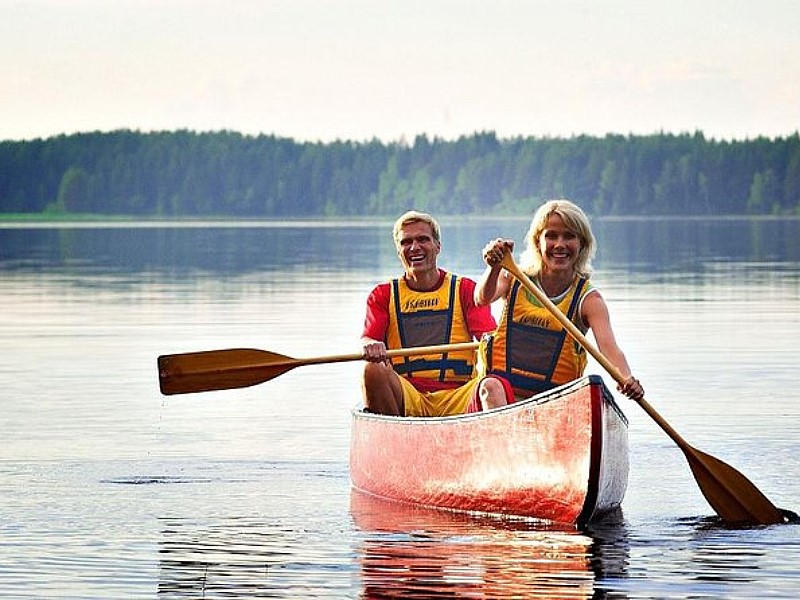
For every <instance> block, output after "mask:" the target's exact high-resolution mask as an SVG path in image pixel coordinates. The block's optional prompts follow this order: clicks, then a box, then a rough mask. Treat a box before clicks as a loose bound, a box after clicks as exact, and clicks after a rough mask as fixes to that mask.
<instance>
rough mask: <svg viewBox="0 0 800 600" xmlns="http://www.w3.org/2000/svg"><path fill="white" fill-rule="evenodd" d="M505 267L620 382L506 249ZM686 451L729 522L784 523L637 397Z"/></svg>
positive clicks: (752, 489) (729, 470)
mask: <svg viewBox="0 0 800 600" xmlns="http://www.w3.org/2000/svg"><path fill="white" fill-rule="evenodd" d="M501 264H502V265H503V267H504V268H505V269H506V270H507V271H508V272H509V273H511V274H512V275H513V276H514V277H516V278H517V279H518V280H519V281H520V283H522V285H524V286H525V288H526V289H527V290H528V291H529V292H530V293H531V294H533V295H534V296H536V298H537V299H538V300H539V302H541V303H542V304H543V305H544V306H545V307H546V308H547V310H549V311H550V312H551V313H552V314H553V316H554V317H556V318H557V319H558V320H559V322H560V323H561V324H562V325H563V326H564V327H565V328H566V330H567V331H568V332H569V334H570V335H571V336H572V337H573V338H575V340H576V341H577V342H578V343H579V344H580V345H581V346H583V347H584V349H585V350H586V351H587V352H588V353H589V354H591V355H592V356H593V357H594V358H595V360H597V362H598V363H600V365H602V366H603V368H604V369H605V370H606V371H608V373H609V374H610V375H611V376H612V377H613V378H614V380H615V381H616V382H617V383H622V382H623V381H625V378H624V377H623V376H622V374H621V373H620V371H619V369H617V368H616V367H615V366H614V365H613V364H611V362H610V361H609V360H608V359H607V358H606V357H605V356H603V354H602V353H601V352H600V351H599V350H597V349H596V348H595V347H594V346H593V345H592V344H591V342H589V340H588V339H586V336H585V335H583V333H582V332H581V330H580V329H578V328H577V327H576V326H575V324H574V323H572V321H570V320H569V319H568V318H567V317H566V315H564V313H562V312H561V311H560V310H559V309H558V307H556V305H555V304H553V303H552V302H551V301H550V298H548V297H547V295H546V294H545V293H544V292H543V291H542V290H540V289H539V288H538V287H537V286H536V285H535V284H534V283H533V282H532V281H531V279H530V278H529V277H528V276H527V275H526V274H525V273H523V272H522V270H521V269H520V268H519V267H518V266H517V264H516V263H515V262H514V258H513V257H512V256H511V253H509V252H507V253H506V254H505V256H504V257H503V260H502V261H501ZM635 402H638V403H639V405H640V406H641V407H642V408H643V409H644V411H645V412H646V413H647V414H648V415H649V416H650V417H651V418H652V419H653V420H654V421H655V422H656V423H657V424H658V425H659V427H661V429H663V430H664V432H665V433H666V434H667V435H668V436H669V437H670V438H671V439H672V441H674V442H675V443H676V444H677V445H678V447H679V448H680V449H681V450H682V451H683V454H684V455H685V456H686V460H687V461H689V466H690V467H691V469H692V473H693V474H694V477H695V479H696V480H697V484H698V485H699V486H700V491H701V492H703V495H704V496H705V498H706V500H707V501H708V503H709V504H710V505H711V508H713V509H714V510H715V511H716V513H717V514H718V515H719V516H720V518H722V520H723V521H725V522H726V523H736V524H738V523H754V524H761V525H770V524H772V523H783V522H784V516H783V514H782V512H781V510H780V509H778V508H777V507H776V506H775V505H774V504H772V502H770V501H769V500H768V499H767V497H766V496H764V494H762V493H761V491H760V490H759V489H758V488H757V487H756V486H755V485H754V484H753V483H752V482H751V481H750V480H749V479H747V477H745V476H744V475H742V474H741V473H740V472H739V471H737V470H736V469H734V468H733V467H731V466H730V465H727V464H725V463H724V462H722V461H721V460H719V459H717V458H714V457H713V456H711V455H709V454H706V453H705V452H701V451H700V450H698V449H697V448H694V447H693V446H691V445H690V444H689V443H688V442H686V440H684V439H683V438H682V437H681V436H680V435H678V432H676V431H675V430H674V429H673V428H672V426H670V424H669V423H667V422H666V421H665V420H664V418H663V417H662V416H661V415H659V414H658V413H657V412H656V410H655V409H654V408H653V407H652V406H650V404H649V403H648V402H647V401H646V400H645V399H644V398H641V399H639V400H635Z"/></svg>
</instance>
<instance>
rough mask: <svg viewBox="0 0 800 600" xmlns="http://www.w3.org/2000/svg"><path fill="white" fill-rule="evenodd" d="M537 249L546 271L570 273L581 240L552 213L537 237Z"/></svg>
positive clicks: (578, 251) (576, 257) (579, 248)
mask: <svg viewBox="0 0 800 600" xmlns="http://www.w3.org/2000/svg"><path fill="white" fill-rule="evenodd" d="M538 247H539V252H540V253H541V256H542V264H543V265H544V267H545V268H546V269H547V270H550V271H570V272H572V271H573V269H574V267H575V263H576V262H577V260H578V256H579V253H580V250H581V239H580V236H579V235H578V234H577V232H575V231H573V230H572V229H570V228H569V227H567V225H566V224H565V223H564V220H563V219H562V218H561V216H559V215H558V214H555V213H553V214H551V215H550V216H549V217H548V218H547V225H546V226H545V228H544V230H543V231H542V233H541V235H540V236H539V240H538Z"/></svg>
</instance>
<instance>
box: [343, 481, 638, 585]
mask: <svg viewBox="0 0 800 600" xmlns="http://www.w3.org/2000/svg"><path fill="white" fill-rule="evenodd" d="M350 502H351V504H350V513H351V516H352V518H353V521H354V523H355V525H356V527H357V528H358V529H359V530H361V531H362V532H363V533H364V537H363V539H362V540H361V548H360V549H359V553H358V554H359V561H360V563H361V579H362V585H363V594H362V596H361V597H362V598H365V599H376V598H419V599H424V598H521V597H537V598H591V597H593V596H594V595H595V592H596V589H598V582H599V581H602V580H603V579H605V578H614V579H619V578H623V577H625V576H626V569H627V559H628V548H627V541H626V532H625V525H624V523H623V520H622V518H621V515H616V516H614V517H613V518H610V519H608V520H607V521H605V522H603V523H601V524H598V525H596V526H593V527H592V528H591V529H586V530H584V531H577V530H575V529H572V528H565V527H563V526H553V525H550V524H546V523H542V522H538V523H537V522H533V521H530V520H514V519H508V518H496V517H487V516H477V515H467V514H462V513H454V512H448V511H442V510H434V509H426V508H421V507H416V506H411V505H405V504H400V503H397V502H391V501H387V500H382V499H379V498H375V497H372V496H369V495H367V494H364V493H361V492H358V491H356V490H354V491H353V492H352V493H351V500H350Z"/></svg>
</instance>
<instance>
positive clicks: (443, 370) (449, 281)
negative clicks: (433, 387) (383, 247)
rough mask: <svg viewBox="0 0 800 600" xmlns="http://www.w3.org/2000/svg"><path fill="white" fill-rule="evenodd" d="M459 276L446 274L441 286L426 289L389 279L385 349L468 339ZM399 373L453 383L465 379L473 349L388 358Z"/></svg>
mask: <svg viewBox="0 0 800 600" xmlns="http://www.w3.org/2000/svg"><path fill="white" fill-rule="evenodd" d="M460 285H461V279H460V278H459V277H457V276H456V275H454V274H452V273H446V274H445V277H444V281H443V282H442V285H440V286H439V287H438V288H437V289H435V290H432V291H429V292H418V291H415V290H412V289H411V288H410V287H408V284H407V283H406V281H405V279H403V278H400V279H394V280H392V282H391V292H390V296H389V328H388V330H387V333H386V346H387V348H411V347H415V346H434V345H440V344H456V343H461V342H469V341H471V340H472V335H471V334H470V332H469V329H468V327H467V321H466V319H465V317H464V311H463V310H462V308H461V295H460V294H459V287H460ZM392 365H393V366H394V370H395V371H396V372H397V373H398V374H399V375H402V376H405V377H414V378H417V377H419V378H426V379H434V380H436V381H443V382H444V381H446V382H453V383H462V382H466V381H468V380H469V379H470V377H471V376H472V372H473V369H474V366H475V351H474V350H461V351H458V352H448V353H446V354H441V353H440V354H431V355H421V356H420V355H418V356H400V357H393V358H392Z"/></svg>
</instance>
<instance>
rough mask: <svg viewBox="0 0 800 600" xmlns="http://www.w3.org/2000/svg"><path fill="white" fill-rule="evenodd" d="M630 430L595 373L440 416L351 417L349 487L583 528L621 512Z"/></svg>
mask: <svg viewBox="0 0 800 600" xmlns="http://www.w3.org/2000/svg"><path fill="white" fill-rule="evenodd" d="M628 467H629V456H628V426H627V420H626V418H625V416H624V415H623V414H622V412H621V410H620V409H619V407H618V406H617V405H616V404H615V403H614V400H613V398H612V396H611V394H610V392H609V391H608V390H607V389H606V388H605V386H604V385H603V382H602V379H601V378H600V377H599V376H596V375H593V376H589V377H584V378H582V379H579V380H577V381H575V382H572V383H570V384H568V385H565V386H562V387H559V388H556V389H554V390H550V391H548V392H545V393H544V394H539V395H538V396H534V397H533V398H530V399H528V400H524V401H520V402H517V403H515V404H512V405H510V406H507V407H504V408H500V409H495V410H492V411H488V412H484V413H477V414H472V415H458V416H452V417H440V418H413V419H412V418H403V417H387V416H383V415H374V414H370V413H365V412H363V411H361V410H354V411H353V421H352V435H351V447H350V474H351V478H352V482H353V486H354V487H355V488H356V489H358V490H361V491H363V492H367V493H369V494H373V495H375V496H379V497H383V498H388V499H392V500H397V501H401V502H409V503H413V504H419V505H423V506H429V507H437V508H445V509H451V510H459V511H477V512H484V513H497V514H505V515H514V516H521V517H530V518H536V519H543V520H547V521H553V522H558V523H573V524H578V525H580V524H584V523H587V522H589V521H591V520H593V519H596V518H598V517H600V516H602V515H604V514H606V513H608V512H610V511H612V510H616V509H618V508H619V506H620V504H621V503H622V499H623V496H624V495H625V490H626V487H627V482H628Z"/></svg>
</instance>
